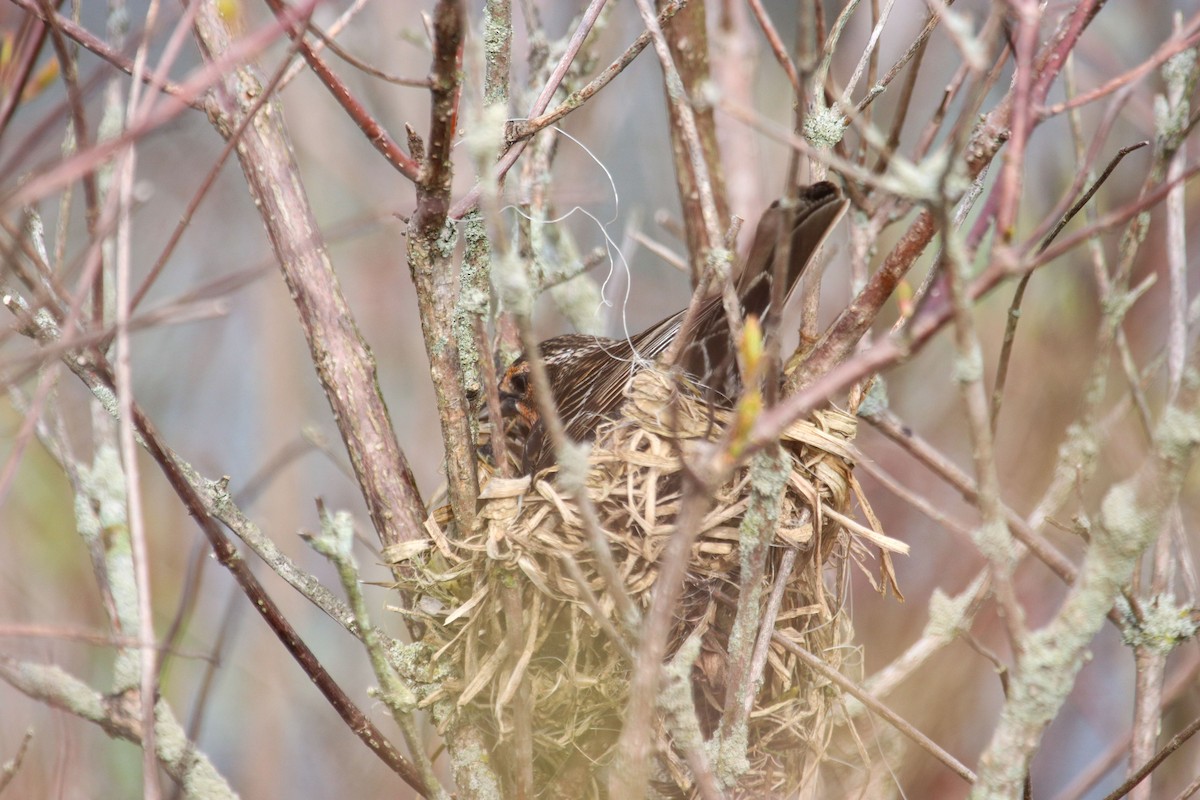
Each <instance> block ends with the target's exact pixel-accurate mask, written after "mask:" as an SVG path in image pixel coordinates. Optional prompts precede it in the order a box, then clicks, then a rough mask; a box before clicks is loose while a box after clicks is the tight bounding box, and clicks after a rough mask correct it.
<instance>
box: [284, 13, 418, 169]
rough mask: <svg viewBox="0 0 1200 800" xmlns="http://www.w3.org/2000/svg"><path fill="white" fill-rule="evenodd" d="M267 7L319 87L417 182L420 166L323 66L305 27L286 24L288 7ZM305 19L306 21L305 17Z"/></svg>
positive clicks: (290, 22)
mask: <svg viewBox="0 0 1200 800" xmlns="http://www.w3.org/2000/svg"><path fill="white" fill-rule="evenodd" d="M266 3H267V6H268V7H269V8H270V9H271V11H272V12H273V13H274V14H275V17H276V19H278V20H279V21H280V23H282V24H283V25H284V26H285V30H286V31H287V33H288V35H289V36H291V37H292V38H293V39H294V40H295V42H296V43H297V44H298V45H299V47H300V53H301V55H303V56H304V60H305V61H307V62H308V66H309V68H310V69H311V70H312V71H313V73H314V74H315V75H316V76H317V78H318V79H320V81H321V83H323V84H325V88H327V89H328V90H329V93H330V94H331V95H332V96H333V99H334V100H336V101H337V102H338V104H339V105H341V107H342V108H343V109H344V110H345V112H346V114H347V115H348V116H349V117H350V119H352V120H353V121H354V123H355V124H356V125H358V127H359V129H360V130H362V132H363V135H364V136H365V137H366V139H367V141H368V142H370V143H371V145H372V146H373V147H374V148H375V149H376V150H378V151H379V153H380V154H381V155H382V156H383V157H384V158H386V159H387V161H388V163H389V164H391V165H392V166H393V167H395V168H396V169H397V170H398V171H399V172H400V174H401V175H403V176H405V177H406V178H408V179H409V180H412V181H416V180H417V175H418V172H419V171H420V169H421V165H420V164H419V163H418V161H417V160H416V159H414V158H413V157H412V156H410V155H409V154H408V153H405V152H404V151H403V150H401V149H400V145H399V144H397V143H396V141H395V140H394V139H392V137H391V135H390V134H388V132H387V130H386V129H385V128H384V127H383V125H381V124H380V123H379V122H378V121H377V120H376V119H375V118H374V117H372V116H371V114H370V112H369V111H367V109H366V106H364V105H363V104H362V103H361V102H360V101H359V99H358V97H357V96H356V95H355V94H354V93H353V92H352V91H350V87H349V86H347V85H346V84H345V83H344V82H343V81H342V79H341V78H339V77H338V76H337V74H336V73H334V72H333V70H331V69H330V68H329V65H328V64H326V63H325V60H324V59H323V58H321V56H319V55H318V54H317V52H316V50H315V49H314V48H313V46H312V45H310V44H309V43H308V41H307V40H306V39H305V27H304V25H306V24H307V23H304V25H298V24H296V23H295V22H293V21H291V20H288V19H287V18H286V16H285V14H286V12H287V10H288V7H287V6H285V5H284V4H283V2H282V0H266ZM305 19H307V17H305Z"/></svg>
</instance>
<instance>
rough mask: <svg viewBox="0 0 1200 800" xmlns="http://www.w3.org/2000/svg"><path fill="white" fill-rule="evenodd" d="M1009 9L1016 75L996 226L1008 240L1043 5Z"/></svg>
mask: <svg viewBox="0 0 1200 800" xmlns="http://www.w3.org/2000/svg"><path fill="white" fill-rule="evenodd" d="M1007 6H1008V8H1009V9H1010V13H1011V14H1012V15H1014V16H1015V18H1016V19H1015V23H1016V24H1015V26H1013V28H1014V29H1013V33H1012V38H1010V40H1009V41H1010V43H1011V46H1012V47H1013V49H1014V51H1015V56H1014V57H1015V61H1016V72H1015V74H1014V75H1013V89H1012V92H1013V112H1012V122H1011V124H1010V125H1009V130H1010V132H1011V135H1010V136H1009V139H1008V147H1006V148H1005V153H1004V158H1003V166H1002V167H1001V169H1000V175H999V180H998V182H997V183H998V186H997V189H998V191H999V208H998V209H997V212H996V230H997V233H998V235H999V236H1000V237H1001V239H1002V240H1003V241H1004V242H1005V243H1009V242H1011V241H1012V239H1013V235H1014V231H1013V226H1014V224H1015V221H1016V216H1017V208H1018V207H1019V204H1020V201H1021V188H1022V186H1023V185H1024V184H1023V180H1022V178H1023V176H1024V172H1025V146H1026V144H1027V143H1028V141H1029V135H1030V133H1032V131H1033V124H1034V119H1035V118H1034V114H1033V108H1032V105H1031V103H1030V102H1029V95H1030V92H1031V91H1032V86H1033V81H1034V77H1035V76H1034V75H1033V72H1032V67H1033V58H1034V53H1035V51H1036V50H1037V37H1038V22H1039V21H1040V20H1039V17H1040V8H1039V4H1038V3H1037V0H1009V2H1008V3H1007Z"/></svg>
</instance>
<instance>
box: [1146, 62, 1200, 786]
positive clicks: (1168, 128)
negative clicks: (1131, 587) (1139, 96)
mask: <svg viewBox="0 0 1200 800" xmlns="http://www.w3.org/2000/svg"><path fill="white" fill-rule="evenodd" d="M1163 72H1164V76H1163V77H1164V80H1165V83H1166V95H1165V97H1161V98H1160V99H1162V100H1165V105H1166V109H1165V113H1162V112H1160V115H1161V117H1165V119H1163V120H1162V121H1161V122H1160V123H1159V125H1158V127H1159V139H1160V142H1162V146H1163V151H1164V153H1163V157H1164V158H1165V159H1166V160H1167V169H1166V173H1167V180H1168V182H1171V181H1177V180H1178V178H1179V177H1180V175H1181V174H1182V173H1183V168H1184V162H1185V160H1186V153H1187V143H1186V140H1185V139H1184V138H1183V137H1182V134H1181V132H1180V131H1181V130H1182V129H1184V128H1185V126H1186V118H1187V114H1188V112H1189V107H1188V104H1187V100H1186V98H1188V97H1190V96H1191V95H1192V93H1193V90H1194V88H1195V84H1196V77H1197V53H1196V51H1195V50H1194V49H1193V50H1189V51H1186V52H1185V53H1181V54H1180V55H1179V56H1178V57H1177V58H1175V59H1172V60H1171V61H1170V62H1168V63H1167V65H1166V67H1164V70H1163ZM1183 194H1184V186H1183V184H1182V183H1174V185H1173V186H1172V188H1171V190H1170V192H1169V193H1168V194H1167V197H1166V201H1165V203H1164V206H1165V211H1166V218H1167V219H1166V223H1167V224H1166V227H1167V231H1166V262H1167V276H1168V291H1167V294H1168V314H1167V335H1166V346H1165V350H1166V366H1167V400H1168V402H1171V401H1173V400H1174V398H1175V397H1176V396H1177V395H1178V393H1179V391H1180V387H1181V385H1182V382H1183V373H1184V366H1185V363H1186V358H1187V305H1188V296H1187V295H1188V288H1187V238H1186V224H1187V223H1186V219H1185V216H1184V213H1185V212H1184V196H1183ZM1172 516H1173V515H1172ZM1171 524H1172V523H1171V522H1170V521H1168V522H1167V524H1166V525H1164V527H1163V529H1162V531H1161V532H1160V534H1159V536H1158V541H1157V542H1156V544H1155V547H1154V548H1153V554H1152V556H1151V558H1152V566H1151V569H1150V575H1151V577H1150V586H1149V587H1147V588H1146V590H1145V591H1144V592H1143V593H1141V603H1142V605H1143V606H1145V605H1151V604H1154V603H1155V602H1156V601H1157V599H1158V598H1163V597H1168V596H1171V590H1170V586H1171V582H1172V577H1173V574H1174V564H1173V563H1172V561H1173V555H1172V553H1171V532H1170V527H1171ZM1167 655H1168V650H1167V649H1165V648H1163V647H1156V646H1152V645H1147V644H1142V645H1140V646H1138V647H1136V648H1134V662H1135V664H1136V667H1137V671H1136V674H1137V679H1136V689H1135V692H1134V709H1133V746H1132V747H1131V748H1130V751H1129V769H1130V770H1131V771H1132V772H1133V775H1131V776H1130V780H1133V779H1134V778H1137V777H1138V776H1139V775H1140V776H1142V778H1141V781H1140V783H1136V785H1135V786H1134V788H1133V789H1132V790H1131V791H1130V792H1129V797H1130V800H1149V799H1150V797H1151V792H1152V788H1153V786H1152V778H1151V776H1150V773H1149V770H1148V769H1145V768H1144V767H1143V768H1142V769H1139V768H1138V766H1139V765H1141V764H1146V765H1150V764H1153V763H1155V758H1154V757H1153V754H1154V748H1155V745H1156V744H1157V742H1158V735H1159V732H1160V730H1161V727H1162V717H1161V714H1160V712H1159V707H1160V705H1161V703H1162V691H1163V672H1164V668H1165V666H1166V659H1167ZM1189 735H1190V734H1189ZM1173 741H1174V740H1173Z"/></svg>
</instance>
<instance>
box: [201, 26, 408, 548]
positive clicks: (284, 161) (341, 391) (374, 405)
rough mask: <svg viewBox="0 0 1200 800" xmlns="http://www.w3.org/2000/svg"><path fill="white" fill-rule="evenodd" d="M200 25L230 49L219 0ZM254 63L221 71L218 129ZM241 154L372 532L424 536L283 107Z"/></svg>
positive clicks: (226, 127)
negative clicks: (300, 178) (301, 177)
mask: <svg viewBox="0 0 1200 800" xmlns="http://www.w3.org/2000/svg"><path fill="white" fill-rule="evenodd" d="M196 29H197V31H198V35H199V37H200V39H201V42H202V49H203V50H204V51H205V52H206V53H207V54H209V55H210V56H212V57H214V58H216V59H218V60H220V59H222V58H223V57H224V56H226V55H228V53H229V49H230V47H231V41H230V38H229V32H228V30H227V29H226V28H225V26H224V22H223V21H222V20H221V18H220V15H219V13H218V12H217V10H216V8H215V5H213V4H211V3H206V4H205V6H204V7H203V8H202V9H201V11H200V13H199V15H198V17H197V23H196ZM261 88H262V86H261V82H260V81H259V80H258V78H257V75H256V74H255V72H254V71H253V70H252V69H250V68H249V67H242V68H241V69H238V70H231V71H228V72H226V73H223V75H222V77H221V86H220V88H219V89H218V90H217V91H215V92H214V93H213V94H212V96H211V97H210V98H209V102H208V106H209V115H210V117H211V118H212V119H213V120H214V122H215V124H216V125H217V127H218V130H220V131H221V132H222V133H224V134H226V135H229V134H230V133H232V132H233V131H234V130H236V129H238V127H239V126H240V124H241V122H242V121H243V120H244V118H245V115H246V114H247V113H248V111H249V108H250V107H251V106H252V105H253V103H251V102H248V98H251V97H256V96H257V94H258V93H259V92H260V91H261ZM238 158H239V160H240V162H241V165H242V171H243V174H244V175H245V177H246V182H247V185H248V186H249V188H250V192H251V195H252V196H253V197H254V199H255V201H256V204H257V205H258V208H259V210H260V214H261V216H262V220H263V222H264V224H265V225H266V228H267V235H268V238H269V239H270V242H271V245H272V248H273V249H274V251H275V254H276V258H277V259H278V262H279V266H280V269H281V270H282V272H283V278H284V280H285V282H286V283H287V285H288V288H289V290H290V292H291V295H292V298H293V301H294V302H295V303H296V306H297V310H298V311H299V313H300V321H301V326H302V328H303V330H304V334H305V337H306V339H307V340H308V345H309V349H310V351H311V353H312V360H313V364H314V366H315V367H316V371H317V377H318V378H319V380H320V381H321V385H322V387H323V388H324V390H325V395H326V397H327V399H328V400H329V403H330V406H331V408H332V409H333V415H334V419H335V421H336V422H337V425H338V430H339V432H340V433H341V436H342V439H343V441H344V442H345V443H346V447H347V450H348V451H349V454H350V459H351V463H352V464H353V466H354V473H355V476H356V477H357V479H358V483H359V487H360V491H361V492H362V494H363V499H364V500H365V501H366V505H367V509H368V511H369V513H370V515H371V520H372V522H373V523H374V526H375V531H376V534H377V535H378V536H379V538H380V541H381V542H382V543H383V544H384V546H388V545H393V544H397V543H400V542H404V541H411V540H414V539H421V538H423V537H424V535H425V532H424V516H425V515H424V506H423V504H422V503H421V499H420V495H419V493H418V492H417V488H416V482H415V481H414V479H413V476H412V472H411V470H410V469H409V467H408V462H407V460H406V459H405V457H404V454H403V453H402V452H401V450H400V448H399V446H398V445H397V443H396V436H395V432H394V430H393V428H392V424H391V419H390V418H389V417H388V413H387V407H386V406H385V405H384V403H383V398H382V397H381V395H380V394H379V386H378V382H377V379H376V372H375V360H374V357H373V356H372V355H371V352H370V349H369V347H368V346H367V344H366V342H365V341H364V340H363V338H362V336H361V334H360V333H359V331H358V328H357V326H356V325H355V323H354V319H353V317H352V315H351V313H350V308H349V305H348V304H347V302H346V299H345V296H344V295H343V294H342V292H341V288H340V286H339V285H338V281H337V276H336V275H335V274H334V272H333V266H332V264H331V263H330V262H329V256H328V253H327V251H326V250H325V247H324V244H323V242H322V238H321V234H320V232H319V230H318V227H317V224H316V221H315V220H314V219H313V217H312V212H311V208H310V206H309V203H308V199H307V197H306V196H305V195H304V193H303V191H302V189H301V187H300V185H299V184H298V183H297V182H296V181H295V176H296V175H297V174H298V168H297V166H296V164H295V161H294V159H293V157H292V151H291V144H290V141H289V140H288V139H287V137H286V134H285V133H284V131H283V129H282V118H281V115H279V114H272V115H260V116H259V117H258V120H257V124H255V125H249V126H245V128H244V132H243V136H242V139H241V145H240V146H239V148H238Z"/></svg>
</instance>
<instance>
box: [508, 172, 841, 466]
mask: <svg viewBox="0 0 1200 800" xmlns="http://www.w3.org/2000/svg"><path fill="white" fill-rule="evenodd" d="M845 208H846V200H845V199H843V197H842V194H841V192H840V191H839V190H838V189H837V187H836V186H834V185H833V184H831V183H828V182H821V183H815V184H813V185H811V186H808V187H804V188H802V189H801V190H800V196H799V202H798V203H797V206H796V207H795V208H794V209H793V210H792V211H791V212H790V215H791V216H790V225H789V224H788V222H789V219H788V215H789V212H787V211H785V210H784V209H783V208H781V207H780V205H779V203H778V202H776V203H773V204H772V205H771V207H770V208H769V209H767V211H766V212H764V213H763V216H762V219H761V220H759V223H758V229H757V231H756V232H755V236H754V244H753V245H752V246H751V248H750V253H749V255H748V256H747V258H746V263H745V266H744V267H743V268H742V270H741V272H740V273H739V275H738V280H737V287H736V288H737V296H738V298H739V300H740V301H741V304H742V314H743V316H747V315H750V314H754V315H756V316H757V317H758V318H759V319H760V320H763V321H764V322H765V318H766V317H768V316H769V315H770V311H771V309H770V304H771V280H772V275H773V269H774V261H775V258H774V256H775V249H776V246H777V244H778V243H779V242H780V240H781V238H782V233H783V231H784V230H786V229H787V228H788V227H790V228H791V231H792V244H791V252H790V255H789V258H788V268H787V283H786V285H785V287H784V297H785V298H786V297H787V296H788V295H790V294H791V292H792V290H793V289H795V287H796V284H797V283H798V282H799V280H800V276H801V274H803V272H804V269H805V267H807V266H808V262H809V261H810V260H811V259H812V256H813V254H814V253H815V252H816V251H817V249H818V248H819V247H820V245H821V243H822V242H823V241H824V240H825V236H826V234H828V232H829V230H830V229H831V228H832V227H833V225H834V223H836V222H837V220H838V219H839V218H840V217H841V215H842V212H843V211H845ZM685 313H686V309H683V310H681V311H678V312H676V313H675V314H672V315H671V316H669V317H667V318H666V319H663V320H661V321H659V322H656V323H655V324H653V325H651V326H650V327H649V328H646V329H645V330H644V331H642V332H640V333H637V334H634V335H633V336H630V337H629V338H628V339H607V338H603V337H598V336H587V335H583V334H567V335H565V336H555V337H554V338H552V339H547V340H546V341H544V342H542V343H541V344H540V345H538V350H539V352H540V353H541V357H542V360H543V361H544V362H545V364H546V371H547V373H548V375H549V378H550V386H551V388H552V390H553V392H554V403H555V406H556V407H557V408H558V413H559V415H560V416H561V418H562V420H563V425H564V427H565V429H566V432H567V435H568V436H570V437H571V438H572V439H573V440H575V441H580V442H582V441H588V440H590V439H591V438H592V437H593V436H594V435H595V431H596V427H597V426H598V425H599V423H600V422H602V421H603V420H605V419H610V418H612V417H613V416H614V415H615V414H616V412H617V410H618V409H619V408H620V406H621V403H622V402H623V400H624V394H625V387H626V386H627V384H628V382H629V380H630V379H631V378H632V377H633V376H634V375H636V374H637V372H638V371H640V370H642V369H645V368H647V367H649V366H651V365H653V363H654V362H655V361H656V360H657V359H658V358H659V357H660V356H661V355H662V354H663V353H665V352H666V351H667V350H668V349H669V348H670V346H671V343H672V342H673V341H674V340H675V337H676V336H678V335H679V333H680V331H679V329H680V326H681V325H682V324H683V320H684V315H685ZM684 335H685V336H686V337H687V341H688V345H687V347H686V348H685V349H684V351H683V353H682V354H681V356H680V361H679V364H680V367H681V368H682V369H683V371H684V374H685V375H686V376H687V377H688V378H689V379H690V380H691V381H693V382H695V383H696V384H697V385H699V386H702V387H705V389H706V390H707V391H709V392H710V393H711V399H712V402H714V403H715V404H717V405H723V404H726V403H728V402H729V401H730V400H732V399H733V398H735V397H737V395H738V393H739V392H740V390H741V376H740V375H739V374H738V369H737V363H736V356H735V350H734V345H733V342H732V337H731V336H730V333H729V324H728V321H727V320H726V318H725V310H724V307H723V306H722V304H721V297H720V295H719V294H715V295H714V296H712V297H710V298H708V299H706V300H705V301H704V303H703V304H702V306H701V307H700V309H699V313H698V314H697V315H696V317H695V320H694V323H693V325H692V326H691V328H690V329H689V331H688V332H686V333H685V334H684ZM500 399H501V406H502V409H503V411H504V414H505V417H506V420H509V421H510V422H513V423H515V425H516V426H517V430H516V438H517V439H518V441H523V444H522V445H521V449H522V453H521V460H522V464H523V466H524V468H525V470H527V471H529V472H537V471H538V470H541V469H545V468H546V467H549V466H551V465H553V463H554V452H553V446H552V442H551V441H550V437H549V436H548V435H547V432H546V430H545V427H544V426H543V425H542V423H541V421H540V419H539V414H538V410H537V404H536V402H535V400H534V397H533V386H532V383H531V381H530V380H529V364H528V362H527V361H526V359H525V358H524V356H522V357H520V358H518V359H517V360H516V361H514V362H513V364H512V366H511V367H509V368H508V370H507V372H505V374H504V377H503V379H502V380H501V383H500ZM510 441H511V438H510Z"/></svg>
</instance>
